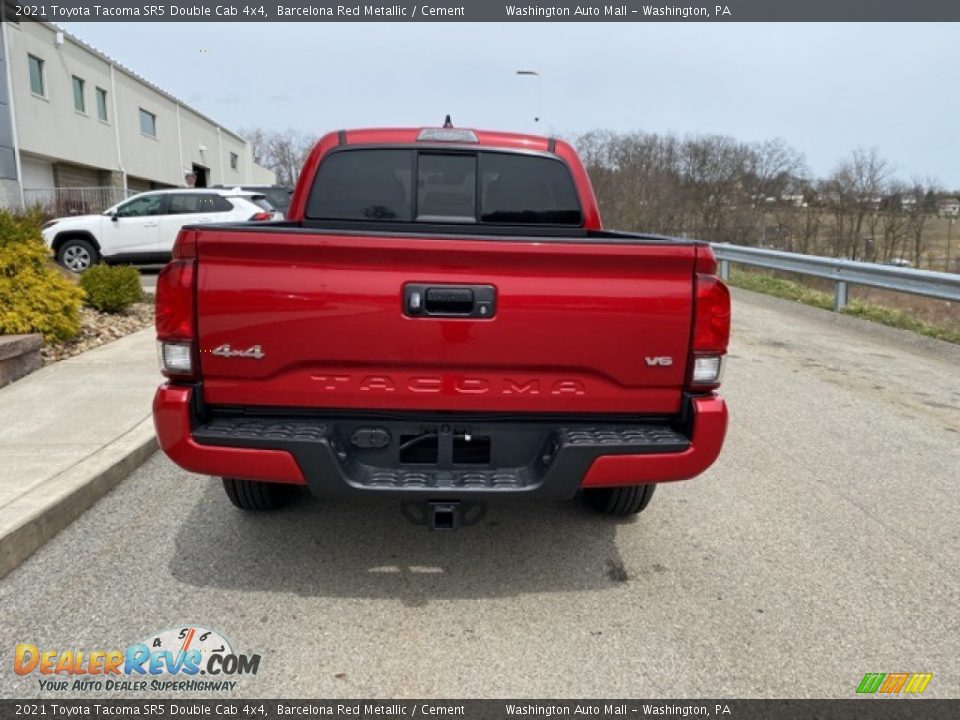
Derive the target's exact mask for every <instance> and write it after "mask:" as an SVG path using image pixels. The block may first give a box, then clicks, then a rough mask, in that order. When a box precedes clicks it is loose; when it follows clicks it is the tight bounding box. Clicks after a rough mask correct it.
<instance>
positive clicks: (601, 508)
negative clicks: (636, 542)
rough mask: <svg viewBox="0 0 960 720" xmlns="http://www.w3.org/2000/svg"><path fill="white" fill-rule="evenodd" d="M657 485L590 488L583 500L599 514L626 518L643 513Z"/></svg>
mask: <svg viewBox="0 0 960 720" xmlns="http://www.w3.org/2000/svg"><path fill="white" fill-rule="evenodd" d="M656 489H657V486H656V485H625V486H623V487H615V488H588V489H586V490H584V491H583V499H584V500H586V501H587V503H588V504H589V505H590V506H591V507H592V508H593V509H594V510H597V511H598V512H602V513H603V514H604V515H612V516H615V517H626V516H627V515H636V514H637V513H639V512H643V510H644V508H646V507H647V505H649V504H650V499H651V498H652V497H653V492H654V490H656Z"/></svg>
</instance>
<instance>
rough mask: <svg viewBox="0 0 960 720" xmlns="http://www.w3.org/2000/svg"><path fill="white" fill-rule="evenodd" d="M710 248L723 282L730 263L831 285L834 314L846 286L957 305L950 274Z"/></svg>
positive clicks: (958, 278)
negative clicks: (863, 287) (793, 274)
mask: <svg viewBox="0 0 960 720" xmlns="http://www.w3.org/2000/svg"><path fill="white" fill-rule="evenodd" d="M711 247H713V252H714V254H715V255H716V256H717V260H718V261H719V263H720V277H721V278H723V279H724V280H726V279H727V278H728V277H729V276H730V263H737V264H739V265H751V266H753V267H762V268H770V269H771V270H783V271H785V272H792V273H798V274H800V275H812V276H813V277H820V278H826V279H828V280H833V281H835V282H836V289H835V291H834V296H833V309H834V310H838V311H839V310H843V308H844V307H846V305H847V299H848V286H849V285H866V286H867V287H875V288H882V289H884V290H894V291H896V292H905V293H911V294H913V295H923V296H924V297H931V298H938V299H940V300H951V301H953V302H960V275H954V274H953V273H945V272H934V271H933V270H914V269H912V268H902V267H893V266H890V265H878V264H876V263H867V262H859V261H857V260H840V259H837V258H828V257H820V256H818V255H801V254H799V253H790V252H783V251H781V250H767V249H764V248H753V247H743V246H740V245H728V244H726V243H713V244H712V245H711Z"/></svg>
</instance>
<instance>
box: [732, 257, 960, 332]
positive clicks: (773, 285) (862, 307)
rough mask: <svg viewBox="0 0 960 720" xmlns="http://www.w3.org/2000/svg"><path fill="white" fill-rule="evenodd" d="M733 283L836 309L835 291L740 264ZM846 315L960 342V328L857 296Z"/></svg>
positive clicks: (848, 306)
mask: <svg viewBox="0 0 960 720" xmlns="http://www.w3.org/2000/svg"><path fill="white" fill-rule="evenodd" d="M729 283H730V285H733V286H734V287H738V288H743V289H744V290H752V291H753V292H759V293H763V294H765V295H773V296H774V297H779V298H784V299H785V300H793V301H794V302H799V303H803V304H804V305H812V306H813V307H818V308H821V309H823V310H832V309H833V295H832V294H831V293H827V292H823V291H821V290H813V289H811V288H808V287H806V286H805V285H803V284H801V283H798V282H795V281H793V280H785V279H783V278H778V277H774V276H773V275H765V274H763V273H757V272H749V271H746V270H741V269H739V268H733V267H732V268H730V280H729ZM842 312H843V313H844V314H845V315H853V316H854V317H858V318H863V319H864V320H871V321H872V322H877V323H881V324H882V325H889V326H890V327H895V328H900V329H901V330H910V331H912V332H915V333H917V334H918V335H925V336H926V337H932V338H936V339H937V340H946V341H947V342H951V343H956V344H958V345H960V331H958V330H953V329H951V328H947V327H943V326H942V325H935V324H933V323H928V322H924V321H922V320H918V319H917V318H915V317H914V316H912V315H910V314H909V313H906V312H904V311H903V310H894V309H893V308H888V307H884V306H882V305H875V304H873V303H866V302H862V301H859V300H855V301H853V302H851V303H849V304H848V305H847V306H846V307H845V308H844V309H843V311H842Z"/></svg>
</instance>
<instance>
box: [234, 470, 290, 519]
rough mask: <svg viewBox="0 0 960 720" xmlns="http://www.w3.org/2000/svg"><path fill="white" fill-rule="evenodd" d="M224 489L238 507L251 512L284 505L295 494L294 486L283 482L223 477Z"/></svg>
mask: <svg viewBox="0 0 960 720" xmlns="http://www.w3.org/2000/svg"><path fill="white" fill-rule="evenodd" d="M223 489H224V490H226V492H227V497H228V498H230V502H232V503H233V504H234V505H235V506H236V507H238V508H240V509H241V510H247V511H249V512H264V511H267V510H276V509H278V508H281V507H283V506H284V505H286V504H287V502H288V501H289V500H290V498H291V496H292V495H293V488H292V487H291V486H289V485H284V484H282V483H271V482H258V481H256V480H238V479H236V478H223Z"/></svg>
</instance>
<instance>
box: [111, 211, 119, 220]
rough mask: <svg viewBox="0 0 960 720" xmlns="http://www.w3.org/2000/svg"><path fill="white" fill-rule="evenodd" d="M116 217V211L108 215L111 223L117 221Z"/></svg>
mask: <svg viewBox="0 0 960 720" xmlns="http://www.w3.org/2000/svg"><path fill="white" fill-rule="evenodd" d="M117 217H119V216H118V215H117V211H116V210H114V211H113V212H112V213H110V220H111V221H113V222H116V221H117Z"/></svg>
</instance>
